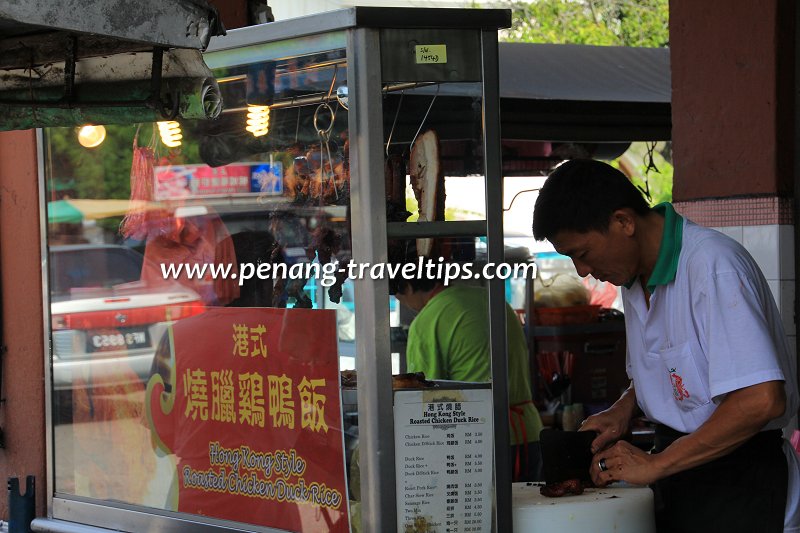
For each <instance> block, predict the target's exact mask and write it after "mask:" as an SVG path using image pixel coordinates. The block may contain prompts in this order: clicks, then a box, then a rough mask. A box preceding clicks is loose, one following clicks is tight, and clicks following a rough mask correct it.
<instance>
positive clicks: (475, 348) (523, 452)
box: [391, 278, 542, 481]
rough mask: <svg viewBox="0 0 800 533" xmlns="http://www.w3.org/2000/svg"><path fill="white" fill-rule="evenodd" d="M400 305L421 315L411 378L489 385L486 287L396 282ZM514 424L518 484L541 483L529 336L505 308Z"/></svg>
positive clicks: (409, 351) (414, 331) (410, 348)
mask: <svg viewBox="0 0 800 533" xmlns="http://www.w3.org/2000/svg"><path fill="white" fill-rule="evenodd" d="M391 288H392V291H393V294H394V296H395V297H396V298H397V300H398V301H399V302H400V303H401V304H403V305H405V306H407V307H409V308H411V309H412V310H414V311H416V312H417V316H416V317H415V318H414V320H413V321H412V322H411V328H410V329H409V332H408V343H407V347H406V361H407V367H408V371H409V372H424V373H425V377H426V378H427V379H448V380H456V381H470V382H480V381H490V380H491V360H490V354H489V302H488V294H487V291H486V289H484V288H482V287H467V286H447V287H446V286H445V285H443V284H442V283H441V282H440V281H439V280H436V279H405V278H399V279H395V280H392V287H391ZM506 331H507V346H508V376H509V382H508V389H509V403H510V409H509V419H510V426H511V428H510V429H511V431H510V433H511V444H512V446H513V449H512V457H513V458H514V480H515V481H538V480H539V479H540V478H541V475H540V472H541V459H540V457H541V454H540V451H539V432H540V431H541V429H542V421H541V419H540V418H539V412H538V411H537V409H536V406H535V405H534V404H533V401H532V396H531V380H530V367H529V365H528V348H527V344H526V342H525V334H524V332H523V330H522V325H521V324H520V322H519V319H518V318H517V316H516V314H515V313H514V311H513V310H512V309H511V307H510V306H509V305H508V304H506Z"/></svg>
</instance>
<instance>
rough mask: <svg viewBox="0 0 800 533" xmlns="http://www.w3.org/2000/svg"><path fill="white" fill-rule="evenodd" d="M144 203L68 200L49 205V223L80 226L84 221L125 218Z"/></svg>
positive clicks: (53, 202)
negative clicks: (130, 211) (131, 210)
mask: <svg viewBox="0 0 800 533" xmlns="http://www.w3.org/2000/svg"><path fill="white" fill-rule="evenodd" d="M141 203H142V202H138V201H133V202H131V201H130V200H116V199H108V200H92V199H71V198H70V199H66V200H54V201H52V202H48V203H47V221H48V222H49V223H50V224H59V223H72V224H79V223H80V222H82V221H83V220H97V219H100V218H108V217H116V216H124V215H125V214H126V213H127V212H128V210H129V209H130V208H131V207H137V206H138V205H139V204H141Z"/></svg>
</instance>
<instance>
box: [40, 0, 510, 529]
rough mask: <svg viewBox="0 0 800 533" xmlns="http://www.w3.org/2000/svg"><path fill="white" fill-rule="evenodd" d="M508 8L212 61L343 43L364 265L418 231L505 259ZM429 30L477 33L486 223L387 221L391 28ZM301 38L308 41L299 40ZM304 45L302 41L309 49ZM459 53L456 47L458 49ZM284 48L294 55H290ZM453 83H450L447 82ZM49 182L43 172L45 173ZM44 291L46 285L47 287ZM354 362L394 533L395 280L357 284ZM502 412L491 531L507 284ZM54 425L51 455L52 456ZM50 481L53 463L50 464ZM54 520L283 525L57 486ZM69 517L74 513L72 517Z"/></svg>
mask: <svg viewBox="0 0 800 533" xmlns="http://www.w3.org/2000/svg"><path fill="white" fill-rule="evenodd" d="M510 22H511V12H510V11H509V10H500V9H489V10H472V9H419V8H411V9H407V8H374V7H355V8H351V9H345V10H341V11H335V12H329V13H322V14H319V15H313V16H308V17H301V18H297V19H291V20H286V21H282V22H274V23H270V24H264V25H259V26H251V27H247V28H242V29H237V30H233V31H231V32H229V33H228V35H227V36H226V37H223V38H217V39H215V40H212V42H211V44H210V46H209V49H208V51H207V53H206V61H207V63H208V64H209V66H211V67H212V68H216V67H224V66H234V65H246V64H248V63H250V62H255V61H264V60H266V59H275V58H277V57H281V56H275V55H272V56H270V54H275V53H276V50H278V49H286V46H283V45H281V43H282V42H283V44H284V45H285V44H286V43H287V42H288V43H289V45H290V46H293V45H297V46H298V47H299V48H298V50H297V53H298V54H308V53H314V52H318V51H324V50H331V49H333V48H336V49H338V48H345V49H346V60H347V80H348V81H347V83H348V86H349V87H348V88H349V106H348V107H349V139H350V168H351V171H350V173H351V176H352V179H351V217H352V218H351V220H352V252H353V259H354V260H355V261H356V262H357V263H370V264H376V263H380V262H387V261H388V257H387V241H388V239H389V238H412V237H418V236H426V237H427V236H434V237H450V236H469V237H486V239H487V248H488V250H487V252H488V255H487V260H488V261H489V262H494V263H501V262H502V261H503V260H504V256H503V226H502V224H503V223H502V220H503V211H502V195H503V187H502V174H501V153H500V100H499V74H498V45H497V30H498V29H499V28H504V27H508V26H510ZM420 30H424V31H427V32H428V34H436V33H437V32H443V33H447V32H449V33H448V34H453V33H455V34H458V33H459V32H462V33H463V34H464V35H469V36H470V37H469V39H471V40H472V41H474V42H475V43H477V45H476V47H475V48H474V50H475V52H476V53H477V54H478V57H472V55H471V54H470V57H466V59H467V60H469V61H473V62H474V63H473V65H472V67H470V68H474V71H475V72H476V73H477V74H478V76H479V77H480V80H481V84H480V85H481V88H482V94H481V95H480V96H481V109H480V118H481V122H482V124H481V129H482V131H481V135H482V144H483V145H482V147H481V149H482V160H483V166H484V168H483V171H484V176H485V189H486V213H487V216H486V220H481V221H469V222H444V223H443V222H432V223H425V222H420V223H391V224H387V219H386V211H385V209H384V205H385V198H386V196H385V185H384V181H383V179H375V177H377V176H381V177H382V176H383V174H384V138H383V137H384V125H383V92H384V89H385V88H384V83H383V80H382V69H383V68H384V66H385V65H384V64H383V63H382V50H381V43H382V35H383V34H384V32H389V33H391V34H392V35H393V36H395V37H396V36H398V35H399V36H402V35H403V34H404V32H414V31H420ZM301 38H302V39H301ZM302 47H305V48H304V49H302ZM453 52H456V53H457V49H454V50H453ZM282 57H285V56H282ZM442 81H446V80H442ZM42 180H43V178H42ZM46 290H47V288H46ZM355 291H356V292H355V303H356V306H355V312H356V339H357V342H356V368H357V371H358V382H359V387H358V392H357V397H358V405H359V427H360V435H359V441H360V442H359V446H360V458H361V459H360V460H361V493H362V504H361V505H362V526H363V527H362V529H363V530H364V531H370V532H385V531H393V530H395V528H396V524H397V510H396V509H397V507H396V488H395V450H394V445H395V439H394V422H393V416H392V412H393V396H392V382H391V375H392V369H391V358H390V353H391V350H390V327H389V305H388V303H389V302H388V294H389V290H388V281H387V280H386V279H381V280H370V279H361V280H356V281H355ZM488 294H489V312H490V348H491V370H492V391H493V392H492V397H493V416H494V422H493V423H494V435H493V439H494V447H493V448H494V458H493V459H494V465H493V466H494V468H493V472H494V489H495V490H494V502H493V504H494V513H493V516H494V523H493V528H492V529H493V530H494V531H504V532H508V531H512V519H511V516H512V513H511V481H512V479H511V461H510V457H509V454H510V447H509V445H508V443H509V442H510V435H509V418H508V404H509V402H508V368H507V361H506V323H505V321H506V320H505V319H506V313H505V298H504V284H503V281H502V280H500V279H493V280H490V281H489V282H488ZM52 446H53V445H52V434H50V435H49V436H48V447H49V449H48V452H49V457H50V460H49V461H48V463H49V464H51V463H52V456H53V454H52ZM49 472H50V478H51V480H52V479H53V475H52V465H51V467H50V468H49ZM48 509H49V511H50V512H49V514H50V516H51V517H52V518H49V519H39V520H37V521H36V522H35V524H34V526H35V527H34V529H35V530H36V531H92V530H95V531H96V529H94V528H90V527H88V528H87V527H84V528H83V529H81V527H83V526H78V524H89V525H93V526H97V527H106V528H111V529H117V530H124V531H144V530H147V531H160V532H163V533H171V532H182V531H192V532H196V533H204V532H209V533H210V532H215V531H274V530H272V529H269V528H257V527H253V526H250V525H245V524H237V523H231V522H227V521H222V520H216V519H205V518H204V519H202V520H201V519H200V518H199V517H193V516H187V515H180V517H176V515H175V514H174V513H168V512H163V511H159V510H157V509H150V508H143V507H136V506H128V505H124V504H118V503H111V502H103V501H97V500H88V499H85V498H79V497H76V496H71V495H64V494H59V493H56V494H55V495H51V496H50V498H49V501H48ZM67 521H68V522H67Z"/></svg>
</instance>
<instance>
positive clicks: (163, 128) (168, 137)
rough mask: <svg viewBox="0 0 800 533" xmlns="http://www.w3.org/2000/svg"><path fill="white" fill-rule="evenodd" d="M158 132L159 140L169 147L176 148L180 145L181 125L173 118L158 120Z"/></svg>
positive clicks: (181, 136)
mask: <svg viewBox="0 0 800 533" xmlns="http://www.w3.org/2000/svg"><path fill="white" fill-rule="evenodd" d="M158 133H159V134H160V135H161V142H162V143H164V145H165V146H167V147H169V148H176V147H178V146H180V145H181V139H183V134H182V133H181V125H180V124H178V123H177V122H176V121H174V120H169V121H166V122H158Z"/></svg>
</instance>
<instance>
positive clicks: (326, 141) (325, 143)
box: [314, 102, 339, 200]
mask: <svg viewBox="0 0 800 533" xmlns="http://www.w3.org/2000/svg"><path fill="white" fill-rule="evenodd" d="M322 109H327V110H328V113H330V114H331V121H330V124H328V127H327V128H326V129H322V128H320V126H319V116H320V115H319V112H320V111H321V110H322ZM335 120H336V115H335V114H334V112H333V109H332V108H331V106H330V105H328V103H327V102H323V103H321V104H319V105H318V106H317V109H316V110H315V111H314V129H316V130H317V135H318V136H319V155H320V181H321V180H322V177H323V175H324V176H325V178H326V181H329V182H333V192H334V194H335V196H336V199H337V200H338V199H339V191H338V190H337V189H336V183H335V181H334V176H333V157H332V156H331V145H330V138H331V131H332V130H333V123H334V122H335ZM326 153H327V156H328V164H329V165H330V166H331V172H330V174H329V173H328V171H327V170H326V169H325V155H326ZM321 198H322V194H320V199H321Z"/></svg>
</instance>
